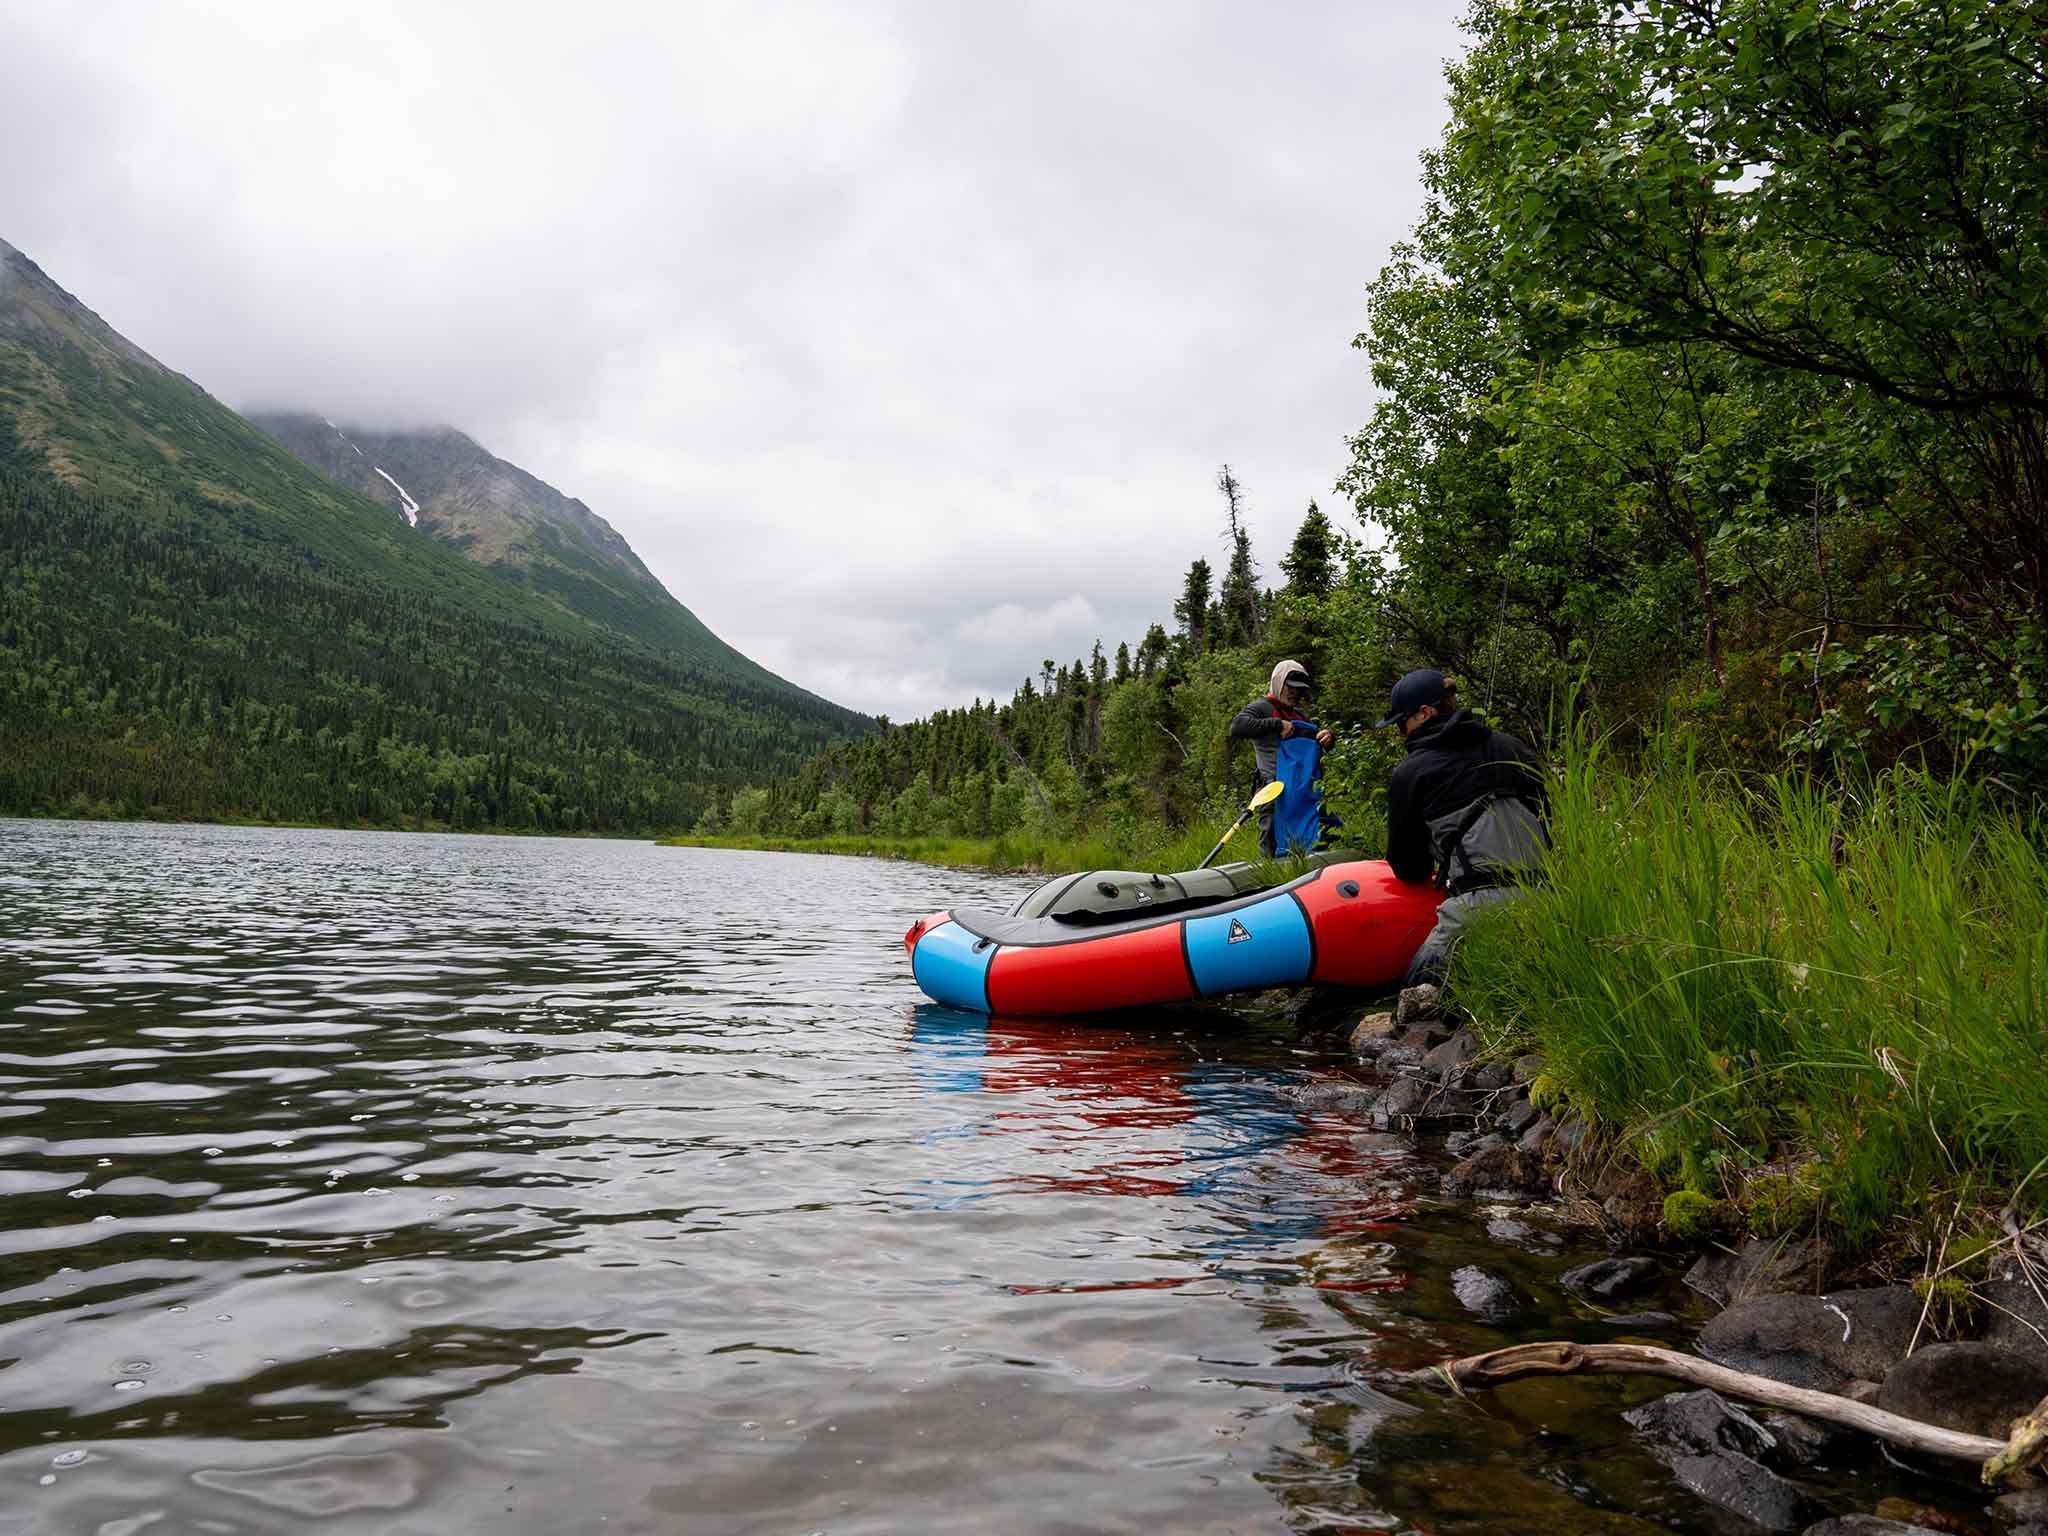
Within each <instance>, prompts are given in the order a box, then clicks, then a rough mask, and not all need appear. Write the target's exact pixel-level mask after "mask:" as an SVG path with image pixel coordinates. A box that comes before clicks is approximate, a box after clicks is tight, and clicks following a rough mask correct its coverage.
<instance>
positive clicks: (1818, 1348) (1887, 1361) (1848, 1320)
mask: <svg viewBox="0 0 2048 1536" xmlns="http://www.w3.org/2000/svg"><path fill="white" fill-rule="evenodd" d="M1920 1311H1921V1302H1920V1298H1919V1297H1918V1296H1915V1295H1914V1294H1913V1291H1912V1288H1911V1287H1910V1286H1904V1285H1888V1286H1881V1287H1878V1288H1876V1289H1873V1290H1864V1291H1836V1292H1834V1293H1833V1294H1831V1295H1827V1296H1761V1297H1758V1298H1756V1299H1755V1300H1753V1301H1745V1302H1739V1303H1737V1304H1736V1305H1735V1306H1732V1307H1730V1308H1729V1309H1728V1310H1727V1311H1725V1312H1723V1313H1722V1314H1721V1315H1720V1316H1719V1317H1716V1318H1715V1319H1714V1320H1713V1321H1712V1322H1710V1323H1708V1324H1707V1326H1706V1327H1705V1328H1703V1329H1702V1330H1700V1337H1699V1352H1700V1353H1701V1354H1702V1355H1705V1356H1706V1357H1707V1358H1708V1359H1709V1360H1711V1361H1713V1362H1714V1363H1715V1364H1716V1365H1725V1366H1728V1367H1729V1368H1730V1369H1732V1370H1737V1371H1749V1372H1752V1373H1754V1374H1756V1375H1759V1376H1768V1377H1770V1378H1771V1379H1772V1380H1773V1381H1782V1382H1785V1383H1786V1384H1787V1385H1789V1386H1795V1387H1811V1388H1813V1389H1815V1390H1816V1391H1820V1392H1839V1391H1841V1390H1842V1389H1843V1388H1844V1387H1846V1386H1847V1385H1848V1384H1849V1383H1850V1382H1851V1381H1854V1380H1858V1379H1862V1380H1866V1381H1882V1380H1883V1379H1884V1375H1885V1372H1887V1371H1889V1370H1890V1369H1891V1368H1892V1366H1893V1365H1894V1364H1896V1363H1897V1362H1898V1361H1900V1360H1902V1359H1904V1358H1905V1354H1906V1348H1907V1346H1908V1344H1910V1343H1911V1342H1912V1338H1913V1331H1914V1329H1915V1327H1916V1326H1918V1324H1919V1321H1920Z"/></svg>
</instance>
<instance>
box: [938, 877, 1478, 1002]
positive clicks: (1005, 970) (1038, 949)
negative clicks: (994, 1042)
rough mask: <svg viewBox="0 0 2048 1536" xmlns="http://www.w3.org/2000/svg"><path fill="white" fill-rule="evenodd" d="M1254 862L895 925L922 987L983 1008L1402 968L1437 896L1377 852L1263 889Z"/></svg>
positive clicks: (1183, 994) (1114, 880)
mask: <svg viewBox="0 0 2048 1536" xmlns="http://www.w3.org/2000/svg"><path fill="white" fill-rule="evenodd" d="M1252 880H1253V876H1252V869H1251V866H1250V865H1244V864H1239V865H1225V866H1223V867H1221V868H1219V869H1206V870H1195V871H1191V872H1189V873H1187V874H1182V875H1152V874H1140V873H1134V872H1130V871H1124V870H1091V871H1089V872H1087V873H1086V874H1081V875H1069V876H1062V877H1061V878H1060V879H1058V880H1053V881H1049V882H1047V883H1046V884H1045V885H1042V886H1040V887H1039V888H1038V889H1037V890H1035V891H1033V892H1032V893H1031V894H1030V895H1028V896H1026V897H1025V898H1024V899H1023V900H1022V901H1021V902H1019V903H1018V904H1017V905H1016V906H1015V907H1013V908H1012V909H1011V910H1010V911H1008V912H983V911H976V910H974V909H972V908H967V907H956V908H954V909H952V910H951V911H947V912H935V913H933V914H932V915H931V916H930V917H927V918H923V919H921V920H919V921H918V922H916V923H913V924H912V925H911V928H910V931H909V932H908V933H906V934H904V936H903V947H904V948H905V949H906V950H908V951H909V953H910V968H911V973H912V974H913V975H914V976H916V978H917V984H918V985H919V986H920V987H922V988H923V989H924V991H925V993H926V995H927V996H929V997H931V998H933V999H935V1000H936V1001H938V1002H941V1003H947V1004H950V1005H951V1006H953V1007H955V1008H971V1009H975V1010H977V1011H979V1012H982V1013H991V1014H1022V1015H1034V1014H1039V1015H1042V1014H1066V1013H1095V1012H1099V1011H1101V1010H1103V1009H1109V1008H1137V1007H1143V1006H1146V1005H1149V1004H1156V1003H1174V1002H1184V1001H1186V1000H1188V999H1190V998H1197V997H1216V996H1218V995H1220V994H1222V993H1225V992H1239V991H1244V990H1246V989H1248V988H1255V987H1275V986H1286V985H1290V984H1293V983H1297V982H1330V983H1335V984H1338V985H1341V986H1355V987H1374V986H1385V985H1386V984H1388V983H1389V982H1393V981H1396V980H1398V979H1399V978H1400V977H1401V975H1402V973H1403V972H1405V971H1406V970H1407V969H1408V962H1409V961H1410V960H1411V959H1413V958H1414V955H1415V951H1416V950H1417V949H1419V948H1421V946H1422V941H1423V939H1424V938H1426V937H1427V936H1428V934H1429V930H1430V929H1431V927H1433V926H1434V925H1435V922H1436V908H1437V903H1438V902H1439V901H1441V900H1442V899H1443V898H1442V896H1441V894H1440V893H1439V892H1438V891H1436V890H1435V889H1434V888H1433V887H1431V886H1428V885H1410V884H1407V883H1406V882H1405V881H1401V880H1397V879H1395V878H1394V872H1393V870H1392V869H1390V868H1389V867H1388V866H1387V864H1386V863H1385V862H1384V861H1383V860H1379V859H1366V860H1355V861H1350V862H1345V863H1332V864H1327V865H1325V866H1323V867H1322V868H1320V869H1315V870H1311V871H1310V872H1309V873H1308V874H1305V875H1303V876H1301V877H1300V878H1299V879H1295V880H1290V881H1288V882H1287V883H1286V884H1285V885H1277V886H1272V887H1270V888H1268V889H1265V890H1255V889H1248V887H1249V886H1250V885H1251V884H1252Z"/></svg>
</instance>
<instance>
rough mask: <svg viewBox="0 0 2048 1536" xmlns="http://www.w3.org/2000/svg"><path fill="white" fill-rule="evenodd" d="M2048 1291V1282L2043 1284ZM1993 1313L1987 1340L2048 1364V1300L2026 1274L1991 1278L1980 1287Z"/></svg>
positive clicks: (1990, 1318)
mask: <svg viewBox="0 0 2048 1536" xmlns="http://www.w3.org/2000/svg"><path fill="white" fill-rule="evenodd" d="M2042 1289H2043V1290H2048V1281H2044V1282H2043V1284H2042ZM1977 1294H1978V1295H1979V1296H1981V1297H1982V1298H1983V1299H1984V1302H1985V1306H1986V1309H1987V1310H1988V1311H1989V1313H1990V1317H1989V1319H1988V1320H1987V1321H1986V1322H1985V1325H1984V1342H1985V1343H1986V1344H1996V1345H1997V1346H1998V1347H1999V1348H2000V1349H2002V1350H2005V1351H2006V1352H2007V1353H2009V1354H2015V1355H2022V1356H2024V1357H2026V1358H2027V1359H2029V1360H2033V1361H2037V1362H2039V1363H2040V1364H2042V1365H2048V1301H2044V1300H2042V1297H2041V1292H2040V1291H2037V1290H2035V1288H2034V1286H2033V1283H2032V1282H2031V1281H2029V1280H2027V1279H2026V1278H2025V1277H2023V1276H2019V1275H2013V1276H2009V1277H2006V1278H2002V1279H1998V1280H1988V1281H1986V1282H1985V1283H1984V1284H1982V1285H1980V1286H1978V1287H1977Z"/></svg>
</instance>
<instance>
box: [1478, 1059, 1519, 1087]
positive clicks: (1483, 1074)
mask: <svg viewBox="0 0 2048 1536" xmlns="http://www.w3.org/2000/svg"><path fill="white" fill-rule="evenodd" d="M1514 1080H1515V1075H1514V1073H1512V1072H1511V1071H1509V1070H1508V1069H1507V1068H1506V1067H1504V1066H1502V1065H1501V1064H1500V1063H1499V1062H1497V1061H1489V1062H1487V1063H1486V1065H1484V1066H1482V1067H1476V1068H1474V1069H1473V1072H1472V1086H1473V1087H1474V1088H1477V1089H1480V1090H1481V1091H1482V1092H1485V1093H1499V1092H1500V1091H1501V1090H1502V1089H1504V1088H1506V1087H1507V1086H1508V1085H1509V1084H1511V1083H1513V1082H1514Z"/></svg>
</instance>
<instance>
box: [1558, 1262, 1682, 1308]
mask: <svg viewBox="0 0 2048 1536" xmlns="http://www.w3.org/2000/svg"><path fill="white" fill-rule="evenodd" d="M1657 1278H1658V1264H1657V1261H1656V1260H1655V1259H1653V1258H1650V1257H1649V1256H1648V1255H1646V1254H1640V1253H1632V1254H1624V1255H1623V1256H1622V1257H1620V1258H1615V1259H1595V1260H1594V1261H1593V1262H1592V1263H1590V1264H1581V1265H1579V1266H1578V1268H1576V1269H1568V1270H1566V1271H1565V1272H1564V1273H1563V1274H1561V1275H1559V1276H1558V1277H1557V1283H1558V1284H1559V1285H1561V1286H1563V1287H1564V1288H1565V1289H1566V1290H1567V1291H1570V1292H1571V1293H1572V1294H1573V1295H1574V1296H1577V1297H1579V1298H1580V1299H1581V1300H1583V1301H1591V1302H1597V1303H1599V1304H1601V1305H1603V1306H1605V1305H1607V1304H1608V1303H1610V1302H1615V1301H1619V1300H1620V1299H1621V1298H1622V1297H1624V1296H1633V1295H1635V1294H1636V1292H1638V1291H1641V1290H1645V1289H1647V1288H1648V1287H1650V1286H1652V1285H1654V1284H1656V1283H1657Z"/></svg>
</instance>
